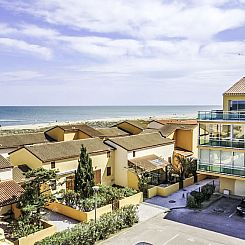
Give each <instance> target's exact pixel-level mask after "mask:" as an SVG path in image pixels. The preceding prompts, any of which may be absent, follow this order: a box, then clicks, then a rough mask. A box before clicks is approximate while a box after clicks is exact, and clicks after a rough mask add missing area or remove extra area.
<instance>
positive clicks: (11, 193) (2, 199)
mask: <svg viewBox="0 0 245 245" xmlns="http://www.w3.org/2000/svg"><path fill="white" fill-rule="evenodd" d="M23 191H24V189H23V188H22V187H21V186H20V185H18V184H17V183H16V182H15V181H13V180H9V181H2V182H0V206H1V207H2V206H6V205H9V204H12V203H15V202H17V201H18V200H19V197H20V196H21V193H22V192H23Z"/></svg>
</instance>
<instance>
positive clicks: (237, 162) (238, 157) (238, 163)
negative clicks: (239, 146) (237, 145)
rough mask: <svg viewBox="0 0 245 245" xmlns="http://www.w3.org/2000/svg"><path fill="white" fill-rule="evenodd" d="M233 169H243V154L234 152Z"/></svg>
mask: <svg viewBox="0 0 245 245" xmlns="http://www.w3.org/2000/svg"><path fill="white" fill-rule="evenodd" d="M234 167H241V168H242V167H244V153H243V152H234Z"/></svg>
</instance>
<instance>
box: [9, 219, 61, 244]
mask: <svg viewBox="0 0 245 245" xmlns="http://www.w3.org/2000/svg"><path fill="white" fill-rule="evenodd" d="M42 222H43V226H44V229H43V230H40V231H37V232H35V233H33V234H30V235H28V236H26V237H21V238H19V239H18V240H16V241H15V242H14V245H34V244H35V242H37V241H41V240H42V239H44V238H45V237H48V236H52V235H53V234H54V233H55V232H56V231H57V230H56V227H55V226H54V225H52V224H50V223H48V222H47V221H42Z"/></svg>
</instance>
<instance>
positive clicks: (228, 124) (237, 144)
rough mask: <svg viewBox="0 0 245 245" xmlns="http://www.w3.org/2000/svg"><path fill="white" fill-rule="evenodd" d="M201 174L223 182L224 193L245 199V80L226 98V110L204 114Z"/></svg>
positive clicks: (224, 107) (225, 94) (200, 128)
mask: <svg viewBox="0 0 245 245" xmlns="http://www.w3.org/2000/svg"><path fill="white" fill-rule="evenodd" d="M198 122H199V146H198V148H199V159H198V171H199V172H200V173H205V174H207V175H211V176H217V177H219V178H220V191H221V192H225V193H230V194H233V195H238V196H245V135H244V132H245V78H242V79H241V80H239V81H238V82H237V83H235V84H234V85H233V86H232V87H231V88H230V89H228V90H227V91H226V92H225V93H224V94H223V110H214V111H201V112H199V115H198Z"/></svg>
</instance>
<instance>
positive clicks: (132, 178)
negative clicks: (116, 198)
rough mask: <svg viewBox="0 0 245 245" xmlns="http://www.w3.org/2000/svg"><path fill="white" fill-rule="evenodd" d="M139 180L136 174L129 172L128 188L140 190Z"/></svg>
mask: <svg viewBox="0 0 245 245" xmlns="http://www.w3.org/2000/svg"><path fill="white" fill-rule="evenodd" d="M138 184H139V180H138V177H137V175H136V174H135V173H133V172H131V171H128V187H130V188H133V189H135V190H139V186H138Z"/></svg>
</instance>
